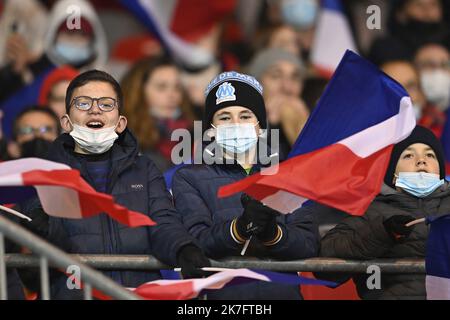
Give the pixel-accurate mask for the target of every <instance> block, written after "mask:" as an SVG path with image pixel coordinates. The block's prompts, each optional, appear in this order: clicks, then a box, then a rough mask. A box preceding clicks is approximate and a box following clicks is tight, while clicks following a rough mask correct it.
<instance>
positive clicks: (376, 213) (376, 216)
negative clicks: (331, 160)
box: [311, 182, 450, 299]
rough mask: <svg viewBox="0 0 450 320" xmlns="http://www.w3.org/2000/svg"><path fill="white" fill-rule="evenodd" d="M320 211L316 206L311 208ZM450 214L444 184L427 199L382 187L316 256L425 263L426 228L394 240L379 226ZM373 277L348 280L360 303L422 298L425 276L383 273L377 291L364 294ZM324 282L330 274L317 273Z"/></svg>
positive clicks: (422, 225) (449, 197) (328, 236)
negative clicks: (394, 219) (400, 217)
mask: <svg viewBox="0 0 450 320" xmlns="http://www.w3.org/2000/svg"><path fill="white" fill-rule="evenodd" d="M311 210H312V211H315V210H320V208H319V207H316V208H315V209H314V208H313V209H311ZM449 212H450V188H449V184H448V182H446V183H445V184H444V185H443V186H442V187H441V188H438V189H437V190H435V191H434V192H433V193H432V194H431V195H429V196H428V197H425V198H417V197H414V196H412V195H410V194H407V193H404V192H400V191H396V190H394V189H392V188H390V187H388V186H387V185H384V186H383V188H382V192H381V193H380V194H379V195H378V196H377V197H376V198H375V200H374V201H373V202H372V204H371V205H370V206H369V208H368V210H367V212H366V213H365V214H364V215H363V216H360V217H357V216H349V217H348V218H345V219H344V220H343V221H341V223H339V224H338V225H337V226H336V227H335V228H334V229H332V230H330V231H329V232H328V233H327V234H326V235H325V236H324V238H323V239H322V241H321V244H320V256H322V257H337V258H344V259H361V260H370V259H396V258H424V257H425V246H426V240H427V236H428V232H429V228H428V226H427V225H426V224H425V223H419V224H416V225H415V226H414V227H413V230H412V232H411V234H410V235H409V237H407V238H406V239H403V240H401V241H395V240H393V238H392V237H391V236H390V235H389V234H388V232H387V231H386V229H385V227H384V225H383V222H384V221H385V220H386V219H388V218H389V217H391V216H393V215H410V216H413V217H415V218H417V219H418V218H423V217H428V216H431V215H432V216H441V215H445V214H448V213H449ZM370 275H371V274H358V275H352V277H353V280H354V282H355V284H356V286H357V289H358V293H359V296H360V297H361V298H363V299H425V298H426V292H425V275H423V274H383V273H382V274H381V288H380V289H371V290H370V289H368V287H367V283H366V282H367V278H368V277H369V276H370ZM320 277H322V278H328V279H332V277H331V278H330V275H324V274H321V275H320Z"/></svg>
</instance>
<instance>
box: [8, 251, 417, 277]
mask: <svg viewBox="0 0 450 320" xmlns="http://www.w3.org/2000/svg"><path fill="white" fill-rule="evenodd" d="M70 256H72V257H73V258H74V259H76V260H77V261H81V262H82V263H84V264H86V265H88V266H90V267H92V268H95V269H100V270H141V271H143V270H148V271H150V270H160V269H170V268H171V267H169V266H167V265H165V264H163V263H162V262H160V261H158V260H157V259H156V258H154V257H152V256H143V255H95V254H93V255H76V254H75V255H70ZM5 261H6V265H7V266H8V267H15V268H25V267H36V266H39V259H38V258H37V257H34V256H31V255H24V254H7V255H6V256H5ZM210 262H211V266H212V267H216V268H232V269H237V268H249V269H261V270H272V271H279V272H297V271H303V272H307V271H310V272H348V273H366V272H367V268H368V267H369V266H372V265H377V266H378V267H380V270H381V272H385V273H425V261H424V260H423V259H377V260H366V261H358V260H343V259H336V258H311V259H304V260H291V261H279V260H269V259H267V260H261V259H256V258H227V259H221V260H210Z"/></svg>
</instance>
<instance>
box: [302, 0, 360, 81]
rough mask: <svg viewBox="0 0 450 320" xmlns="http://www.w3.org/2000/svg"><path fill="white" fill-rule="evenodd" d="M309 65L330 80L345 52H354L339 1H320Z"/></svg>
mask: <svg viewBox="0 0 450 320" xmlns="http://www.w3.org/2000/svg"><path fill="white" fill-rule="evenodd" d="M317 19H318V20H317V24H316V30H315V34H314V42H313V45H312V48H311V58H310V59H311V63H312V64H313V66H314V68H315V69H316V70H317V71H318V72H319V73H320V74H321V75H322V76H323V77H325V78H330V77H331V76H332V74H333V72H334V70H335V69H336V67H337V65H338V64H339V61H340V59H341V57H342V55H343V54H344V53H345V51H346V50H352V51H354V52H357V51H356V45H355V41H354V39H353V34H352V31H351V29H350V25H349V23H348V21H347V17H346V16H345V14H344V10H343V7H342V3H341V1H340V0H322V5H321V10H320V12H319V15H318V18H317Z"/></svg>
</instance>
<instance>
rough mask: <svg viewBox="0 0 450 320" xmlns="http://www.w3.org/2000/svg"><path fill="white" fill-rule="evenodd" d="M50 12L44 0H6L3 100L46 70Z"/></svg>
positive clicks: (0, 53)
mask: <svg viewBox="0 0 450 320" xmlns="http://www.w3.org/2000/svg"><path fill="white" fill-rule="evenodd" d="M47 25H48V12H47V9H46V8H45V6H43V5H42V3H41V1H37V0H25V1H12V0H8V1H6V2H5V8H4V11H3V13H2V16H1V18H0V34H1V35H2V36H1V37H0V85H1V88H2V90H0V100H3V99H4V98H6V97H7V96H8V95H9V94H11V93H13V92H14V91H16V90H17V89H19V88H20V87H21V86H22V85H24V84H25V83H27V82H30V81H31V80H32V78H33V75H35V74H38V73H40V72H42V71H43V70H44V69H45V66H46V62H45V61H43V60H42V59H41V57H42V54H43V52H44V49H45V47H44V38H45V32H46V30H47Z"/></svg>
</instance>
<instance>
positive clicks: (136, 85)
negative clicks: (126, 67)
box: [122, 57, 193, 171]
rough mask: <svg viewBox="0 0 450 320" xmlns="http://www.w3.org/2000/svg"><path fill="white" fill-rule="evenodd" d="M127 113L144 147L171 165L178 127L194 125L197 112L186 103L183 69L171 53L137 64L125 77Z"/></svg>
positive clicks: (156, 159) (166, 165)
mask: <svg viewBox="0 0 450 320" xmlns="http://www.w3.org/2000/svg"><path fill="white" fill-rule="evenodd" d="M122 87H123V91H124V101H125V103H124V115H125V116H126V117H127V119H128V126H129V128H130V129H131V130H132V131H133V132H134V133H135V134H136V136H137V138H138V141H139V142H140V149H141V151H142V152H144V153H145V154H147V155H149V156H150V158H151V159H152V160H153V161H154V162H155V163H156V165H157V167H158V168H159V169H160V170H161V171H165V170H166V169H168V168H169V167H170V166H171V151H172V148H173V147H174V146H175V145H176V144H177V143H178V142H177V141H171V140H170V136H171V134H172V131H174V130H175V129H181V128H183V129H190V128H191V127H192V120H193V115H192V111H191V109H190V107H189V105H188V104H187V103H186V99H185V97H184V93H183V89H182V86H181V81H180V70H179V68H178V67H177V65H175V64H174V62H173V61H171V60H170V59H168V58H167V57H158V58H151V59H146V60H143V61H140V62H138V63H137V64H135V65H134V66H133V67H132V68H131V70H130V71H129V72H128V73H127V74H126V75H125V77H124V79H123V81H122Z"/></svg>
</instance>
